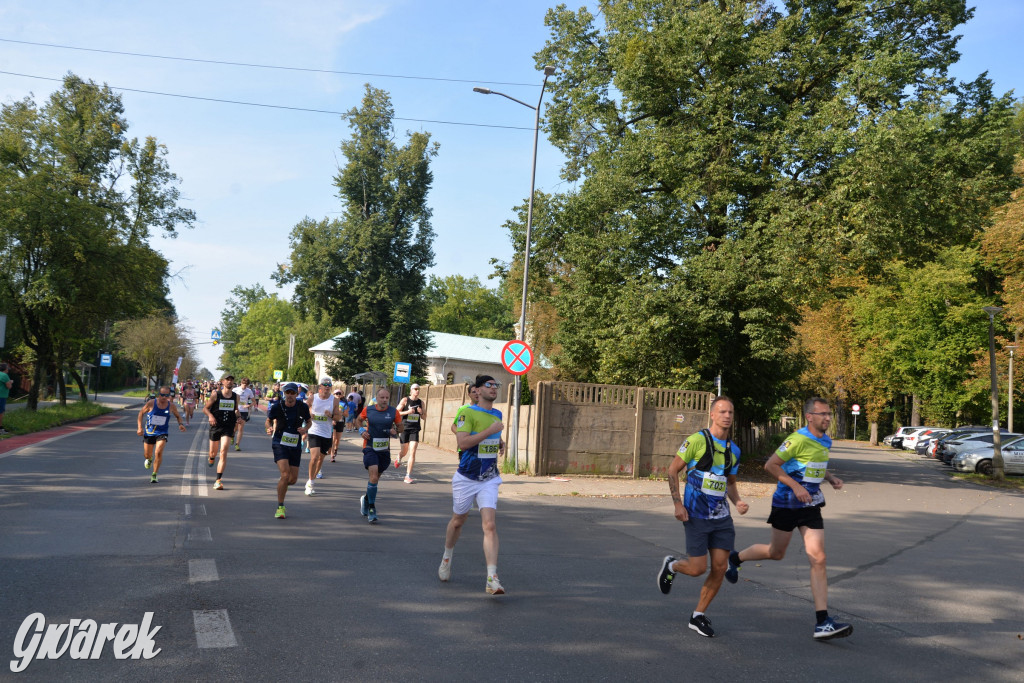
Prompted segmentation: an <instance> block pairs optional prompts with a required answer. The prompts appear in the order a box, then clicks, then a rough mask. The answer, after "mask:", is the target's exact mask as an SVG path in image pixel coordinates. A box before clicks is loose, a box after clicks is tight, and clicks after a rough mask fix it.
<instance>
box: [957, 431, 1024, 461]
mask: <svg viewBox="0 0 1024 683" xmlns="http://www.w3.org/2000/svg"><path fill="white" fill-rule="evenodd" d="M1018 436H1021V435H1020V434H1009V433H1007V432H1001V435H1000V441H1002V440H1006V441H1007V442H1009V441H1010V439H1012V438H1016V437H1018ZM992 441H993V438H992V432H970V433H968V434H964V435H963V436H961V437H958V438H957V439H954V440H952V441H946V442H944V443H943V449H942V462H947V463H952V462H953V458H955V457H956V456H958V455H960V454H961V453H970V452H973V451H981V450H984V449H986V448H989V449H991V448H992Z"/></svg>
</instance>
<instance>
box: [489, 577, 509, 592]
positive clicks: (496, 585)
mask: <svg viewBox="0 0 1024 683" xmlns="http://www.w3.org/2000/svg"><path fill="white" fill-rule="evenodd" d="M487 594H488V595H504V594H505V589H504V588H502V587H501V581H498V575H497V574H494V575H493V576H488V577H487Z"/></svg>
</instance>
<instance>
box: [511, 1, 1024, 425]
mask: <svg viewBox="0 0 1024 683" xmlns="http://www.w3.org/2000/svg"><path fill="white" fill-rule="evenodd" d="M600 9H601V11H600V15H599V16H600V18H601V21H603V24H604V25H603V26H599V25H598V19H597V18H596V17H595V16H594V15H592V14H591V13H590V12H589V11H588V10H587V9H580V10H579V11H577V12H572V11H570V10H568V9H566V8H565V6H559V7H558V8H556V9H553V10H551V11H550V12H549V13H548V15H547V19H546V21H547V24H548V25H549V26H550V27H551V32H552V35H551V39H550V40H549V41H548V43H547V44H546V45H545V47H544V48H543V49H542V50H541V51H540V52H538V54H537V55H536V62H537V64H538V66H540V65H542V64H558V65H560V73H559V75H558V77H557V78H556V79H555V80H554V81H553V82H552V84H551V90H552V96H551V103H550V105H549V106H548V108H547V110H546V117H547V131H548V134H549V137H550V139H551V141H552V143H553V144H554V145H555V146H557V147H558V148H559V149H560V150H561V151H562V152H563V153H564V154H565V155H566V158H567V161H566V163H565V166H564V167H563V173H562V175H563V177H564V179H565V180H567V181H571V182H573V183H575V184H576V185H575V187H574V189H572V190H570V191H568V192H566V193H565V194H562V195H559V196H556V197H543V196H538V197H537V206H538V208H539V209H540V214H539V216H538V220H537V221H536V222H535V224H534V229H535V230H536V231H537V232H536V248H535V249H534V251H533V252H532V253H533V254H534V255H535V259H536V261H535V263H537V268H536V272H533V270H534V269H533V268H532V267H531V291H534V290H535V291H536V292H537V294H538V300H543V298H544V297H545V296H547V297H549V298H548V301H549V302H550V303H551V305H553V306H554V308H555V309H556V310H557V313H558V318H559V320H558V324H557V332H556V334H555V335H554V339H553V341H554V342H555V345H556V346H557V352H556V353H555V354H554V357H555V360H556V363H557V365H558V369H559V374H560V376H561V377H563V378H565V379H573V380H582V381H598V382H615V383H623V384H645V385H653V386H674V387H680V388H694V389H698V388H699V389H710V388H711V386H712V381H713V378H714V376H715V375H716V374H718V372H719V371H720V370H721V371H722V372H723V374H724V377H725V391H726V392H727V393H729V394H730V395H732V396H734V397H735V398H736V399H737V401H738V407H739V409H740V411H741V413H742V416H743V418H744V419H748V418H749V419H754V420H761V419H764V418H766V417H767V416H769V415H771V414H773V413H774V412H776V411H777V410H778V409H779V407H780V406H781V405H782V404H783V403H784V402H785V400H786V399H787V398H789V392H790V390H791V388H792V380H793V379H795V378H796V377H797V376H798V375H799V373H800V370H801V368H802V366H803V362H804V358H803V357H802V356H801V355H800V354H799V353H798V352H796V351H795V350H794V348H793V346H792V345H791V344H790V341H791V340H792V338H793V337H794V328H795V326H796V324H797V323H798V322H799V320H800V313H799V311H800V309H801V307H802V306H804V305H811V306H816V305H818V304H819V303H820V302H821V301H822V300H823V299H825V298H827V297H829V296H832V293H831V291H830V288H831V284H832V282H833V281H835V279H836V278H837V277H840V276H848V275H853V274H856V275H863V276H867V277H869V278H886V277H890V276H891V275H892V274H891V271H890V270H889V265H888V264H889V263H890V262H892V261H893V260H898V261H899V262H900V263H903V264H905V266H906V267H907V268H913V267H917V266H920V265H921V264H926V263H930V262H932V261H933V260H934V259H936V258H937V257H938V256H939V255H940V254H945V255H946V257H947V258H954V259H955V257H954V256H953V253H954V252H951V251H949V250H950V249H955V248H956V247H958V246H962V245H965V244H967V243H969V242H970V241H971V240H972V239H973V238H974V236H975V235H976V234H977V232H978V231H979V230H980V228H981V227H982V225H983V223H984V220H985V219H986V216H988V214H989V212H990V211H991V209H992V207H993V206H994V205H996V204H998V203H1000V202H1002V201H1005V199H1006V198H1007V197H1008V196H1009V192H1010V191H1011V190H1012V189H1013V187H1014V181H1013V179H1012V177H1011V175H1010V168H1011V164H1012V158H1013V152H1014V151H1015V149H1016V148H1015V146H1014V145H1013V144H1012V142H1011V137H1010V136H1008V135H1007V130H1008V127H1009V126H1010V124H1011V122H1012V116H1013V111H1012V103H1011V101H1010V100H1009V98H1008V97H1006V96H1002V97H999V96H996V95H994V94H993V93H992V88H991V82H990V81H988V80H987V79H986V78H983V77H982V78H978V79H977V80H976V81H974V82H972V83H955V82H953V81H952V80H951V79H949V78H948V77H947V76H946V69H947V67H948V66H949V65H950V64H951V63H952V62H953V61H955V60H956V59H957V58H958V55H957V53H956V51H955V45H956V38H955V37H954V36H953V33H952V32H953V30H954V28H955V27H956V26H957V25H959V24H960V23H963V22H964V21H966V20H967V19H968V18H969V16H970V12H969V11H968V10H967V9H966V8H965V5H964V3H963V2H961V1H958V0H944V1H941V2H932V3H890V4H887V5H886V4H883V5H879V4H878V3H874V2H870V1H869V0H850V1H849V2H844V3H840V4H838V5H837V4H836V3H811V4H806V3H799V4H798V3H787V4H781V5H780V4H777V3H767V2H754V3H751V2H746V1H740V0H723V2H718V3H683V2H649V1H646V0H645V1H642V2H630V3H621V2H611V1H610V0H609V1H606V2H602V3H601V4H600ZM509 228H510V231H511V233H512V237H513V243H514V244H515V245H517V247H520V246H521V245H522V240H523V238H522V221H521V220H520V221H516V222H513V223H512V224H510V225H509ZM516 269H517V264H515V263H513V264H511V265H509V266H507V267H505V268H504V271H505V273H506V274H511V273H514V271H515V270H516ZM936 276H937V274H936ZM964 305H965V306H968V305H969V304H967V303H966V302H965V303H964ZM960 314H961V315H962V316H968V313H967V309H964V310H963V311H961V312H960ZM968 317H969V316H968ZM953 327H955V324H954V323H953V322H952V320H951V321H949V322H948V323H946V327H945V328H944V329H945V330H946V331H948V332H950V333H953ZM954 336H956V339H957V341H955V342H948V343H949V344H950V345H951V346H952V347H953V348H946V349H943V350H942V351H936V352H935V354H936V355H935V356H934V357H933V358H932V359H931V360H930V362H939V361H938V359H939V358H951V357H955V358H957V359H962V360H963V359H967V358H968V356H967V355H965V351H964V350H963V349H962V348H961V344H962V343H963V342H964V340H963V339H962V337H961V336H960V335H959V334H958V333H954ZM915 362H917V361H915ZM918 381H921V382H924V379H923V378H921V377H919V376H918ZM953 383H954V382H953V380H952V378H944V379H941V380H938V384H939V385H941V386H942V387H949V386H951V385H952V384H953ZM931 391H932V392H933V394H934V395H938V393H939V390H938V389H937V388H936V387H933V388H932V389H931ZM951 400H952V401H953V402H954V403H957V402H962V401H960V399H959V398H954V399H951ZM937 409H938V410H942V411H946V410H948V409H950V407H949V406H943V407H941V408H937Z"/></svg>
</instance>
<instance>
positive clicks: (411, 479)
mask: <svg viewBox="0 0 1024 683" xmlns="http://www.w3.org/2000/svg"><path fill="white" fill-rule="evenodd" d="M415 481H416V480H415V479H413V478H412V477H410V476H406V478H405V483H406V484H412V483H413V482H415Z"/></svg>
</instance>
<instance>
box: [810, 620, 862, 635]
mask: <svg viewBox="0 0 1024 683" xmlns="http://www.w3.org/2000/svg"><path fill="white" fill-rule="evenodd" d="M851 633H853V626H850V625H849V624H840V623H839V622H838V621H836V620H835V619H833V618H832V617H827V618H826V619H825V621H823V622H821V623H820V624H818V625H817V626H815V627H814V639H815V640H831V639H833V638H845V637H846V636H848V635H850V634H851Z"/></svg>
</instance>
